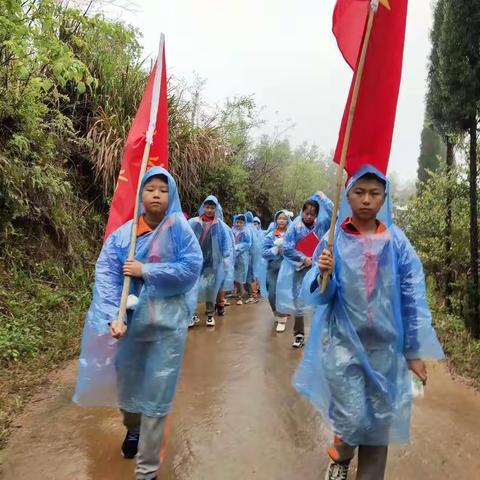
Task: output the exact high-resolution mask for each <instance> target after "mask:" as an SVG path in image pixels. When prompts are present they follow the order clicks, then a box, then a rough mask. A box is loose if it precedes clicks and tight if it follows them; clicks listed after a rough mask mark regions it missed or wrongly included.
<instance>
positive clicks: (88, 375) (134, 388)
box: [74, 167, 202, 480]
mask: <svg viewBox="0 0 480 480" xmlns="http://www.w3.org/2000/svg"><path fill="white" fill-rule="evenodd" d="M141 208H142V215H141V216H140V217H139V223H138V232H137V242H136V250H135V259H134V260H127V255H128V250H129V247H130V233H131V229H132V223H133V221H129V222H127V223H126V224H124V225H123V226H122V227H120V228H119V229H118V230H116V231H115V232H114V233H112V234H111V235H110V236H109V237H108V239H107V241H106V242H105V244H104V246H103V249H102V252H101V253H100V257H99V258H98V261H97V264H96V269H95V286H94V291H93V302H92V304H91V306H90V309H89V311H88V314H87V318H86V320H85V326H84V332H83V337H82V347H81V354H80V362H79V370H78V379H77V387H76V392H75V395H74V401H75V402H76V403H78V404H79V405H82V406H117V407H119V408H120V409H121V411H122V413H123V419H124V425H125V427H126V428H127V434H126V437H125V440H124V442H123V445H122V449H121V452H122V455H123V456H124V457H125V458H133V457H135V456H137V461H136V473H135V475H136V479H137V480H153V479H156V475H157V470H158V469H159V467H160V448H161V445H162V442H163V437H164V430H165V421H166V418H167V415H168V413H169V412H170V409H171V407H172V402H173V397H174V394H175V389H176V385H177V380H178V377H179V373H180V368H181V366H182V362H183V352H184V347H185V340H186V337H187V330H188V322H189V320H190V318H191V314H192V310H193V306H194V302H195V295H194V292H193V288H194V286H195V284H196V283H197V280H198V278H199V275H200V271H201V268H202V252H201V250H200V247H199V245H198V242H197V239H196V238H195V235H194V234H193V232H192V229H191V228H190V227H189V225H188V223H187V221H186V219H185V217H184V215H183V213H182V209H181V206H180V199H179V196H178V192H177V186H176V184H175V181H174V179H173V177H172V176H171V175H170V174H169V173H168V172H167V171H166V170H164V169H163V168H161V167H153V168H151V169H150V170H149V171H148V172H147V173H146V175H145V177H144V179H143V181H142V185H141ZM124 275H128V276H130V277H131V278H132V284H131V289H130V296H129V305H128V308H129V309H128V311H127V317H126V323H125V324H123V325H119V324H118V322H116V320H117V318H118V313H119V306H120V297H121V292H122V285H123V281H124ZM109 325H111V326H109ZM112 337H113V338H112ZM114 339H116V340H114Z"/></svg>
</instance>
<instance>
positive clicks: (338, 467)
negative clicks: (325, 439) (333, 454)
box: [325, 460, 350, 480]
mask: <svg viewBox="0 0 480 480" xmlns="http://www.w3.org/2000/svg"><path fill="white" fill-rule="evenodd" d="M349 465H350V461H347V462H342V463H337V462H334V461H333V460H331V461H330V465H328V468H327V473H326V474H325V480H347V477H348V467H349Z"/></svg>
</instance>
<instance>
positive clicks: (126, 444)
mask: <svg viewBox="0 0 480 480" xmlns="http://www.w3.org/2000/svg"><path fill="white" fill-rule="evenodd" d="M139 439H140V432H133V431H127V435H126V436H125V440H124V441H123V444H122V456H123V457H124V458H134V457H135V455H136V454H137V452H138V440H139Z"/></svg>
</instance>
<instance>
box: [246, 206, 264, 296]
mask: <svg viewBox="0 0 480 480" xmlns="http://www.w3.org/2000/svg"><path fill="white" fill-rule="evenodd" d="M245 220H246V228H247V229H248V230H249V231H250V234H251V237H252V245H251V246H250V252H249V263H248V274H247V282H246V284H245V291H246V293H247V295H248V298H247V299H246V300H245V303H257V302H258V283H257V275H256V274H257V271H256V270H257V265H256V261H257V260H258V259H259V258H261V244H259V237H258V235H257V230H256V228H255V217H254V216H253V213H252V212H246V213H245Z"/></svg>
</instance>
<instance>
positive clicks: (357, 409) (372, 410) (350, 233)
mask: <svg viewBox="0 0 480 480" xmlns="http://www.w3.org/2000/svg"><path fill="white" fill-rule="evenodd" d="M338 225H339V227H338V229H337V230H336V233H335V242H334V255H333V256H332V254H331V253H330V251H329V250H328V249H326V244H327V240H326V239H324V240H323V241H322V242H321V244H320V245H319V247H318V248H317V251H316V253H315V256H316V257H317V261H316V265H315V266H314V267H313V268H312V269H311V271H310V272H309V273H308V274H307V276H306V277H305V280H304V282H303V296H304V298H305V299H306V301H307V302H308V303H310V304H312V305H316V306H317V312H316V315H315V318H314V322H313V325H312V329H311V332H310V339H309V342H308V345H307V347H306V351H305V356H304V359H303V361H302V363H301V365H300V367H299V368H298V370H297V372H296V374H295V377H294V386H295V387H296V389H297V390H298V391H299V392H300V393H301V394H302V395H304V396H305V397H306V398H307V399H309V400H310V401H311V402H312V403H313V404H314V406H315V407H316V408H317V409H318V410H319V412H320V413H321V414H322V417H323V418H324V420H325V421H326V422H327V423H328V425H329V426H330V427H331V429H332V430H333V433H334V435H335V438H334V444H333V446H332V448H330V449H329V450H328V454H329V456H330V458H331V463H330V465H329V468H328V470H327V473H326V477H325V478H326V479H327V480H334V479H335V480H339V479H340V480H342V479H346V478H347V474H348V466H349V463H350V461H351V459H352V458H353V456H354V454H355V450H356V448H357V447H358V449H359V453H358V456H359V464H358V472H357V480H381V479H383V478H384V473H385V467H386V460H387V448H388V445H389V444H391V443H407V442H408V441H409V439H410V417H411V405H412V380H411V377H410V374H409V369H410V370H412V371H413V373H414V374H415V375H417V376H418V377H419V378H420V380H421V381H422V382H424V383H425V382H426V380H427V371H426V367H425V363H424V361H423V360H424V359H427V358H434V359H435V358H437V359H438V358H442V356H443V352H442V348H441V346H440V344H439V343H438V340H437V337H436V335H435V332H434V330H433V328H432V324H431V315H430V311H429V308H428V305H427V301H426V295H425V281H424V275H423V270H422V265H421V263H420V261H419V259H418V257H417V255H416V253H415V251H414V250H413V248H412V246H411V244H410V243H409V241H408V240H407V238H406V237H405V235H404V234H403V232H402V231H401V230H400V229H399V228H398V227H397V226H395V225H393V224H392V217H391V209H390V198H389V191H388V182H387V179H386V178H385V176H383V175H382V174H381V173H380V172H378V171H377V170H376V169H375V168H374V167H371V166H368V165H367V166H364V167H362V168H361V169H360V170H359V171H358V172H357V173H356V174H355V175H354V176H353V177H352V178H351V180H350V182H349V184H348V186H347V190H346V197H345V198H344V201H343V204H342V208H341V211H340V215H339V218H338ZM334 259H335V261H334ZM321 275H329V277H330V280H329V283H328V287H327V290H326V291H325V293H323V294H322V293H320V288H319V285H320V284H321V280H322V279H321Z"/></svg>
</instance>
